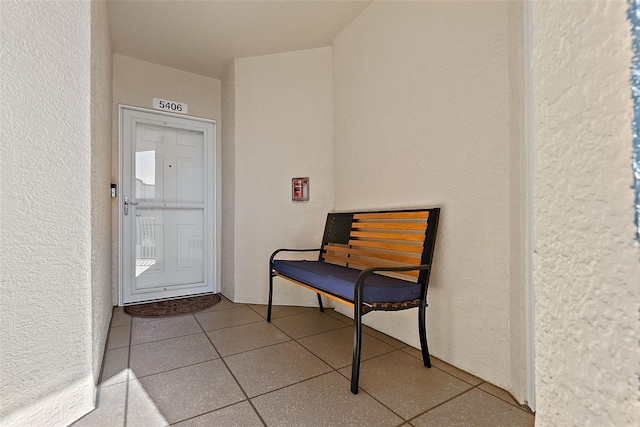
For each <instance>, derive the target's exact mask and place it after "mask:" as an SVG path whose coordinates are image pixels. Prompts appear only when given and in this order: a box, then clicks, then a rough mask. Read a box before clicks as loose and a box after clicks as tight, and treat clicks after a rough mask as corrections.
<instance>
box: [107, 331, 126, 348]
mask: <svg viewBox="0 0 640 427" xmlns="http://www.w3.org/2000/svg"><path fill="white" fill-rule="evenodd" d="M130 333H131V326H116V327H115V328H110V329H109V338H108V339H107V350H113V349H116V348H122V347H128V346H129V336H130Z"/></svg>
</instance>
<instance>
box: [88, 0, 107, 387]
mask: <svg viewBox="0 0 640 427" xmlns="http://www.w3.org/2000/svg"><path fill="white" fill-rule="evenodd" d="M111 58H112V53H111V39H110V34H109V22H108V17H107V5H106V2H104V1H95V2H92V3H91V144H92V147H91V304H92V334H91V335H92V339H93V357H92V365H93V375H94V380H95V381H98V377H99V376H100V368H101V365H102V355H103V353H104V346H105V344H106V341H107V332H108V330H109V322H110V320H111V311H112V310H111V307H112V295H111V294H112V292H111V283H112V279H111V198H110V184H111V98H112V72H111V70H112V65H111Z"/></svg>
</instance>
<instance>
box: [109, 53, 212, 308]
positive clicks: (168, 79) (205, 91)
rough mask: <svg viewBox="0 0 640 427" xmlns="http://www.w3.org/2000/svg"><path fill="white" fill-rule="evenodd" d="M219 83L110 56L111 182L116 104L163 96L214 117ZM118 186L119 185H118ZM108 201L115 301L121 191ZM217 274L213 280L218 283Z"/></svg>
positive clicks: (144, 103)
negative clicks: (110, 214) (111, 94)
mask: <svg viewBox="0 0 640 427" xmlns="http://www.w3.org/2000/svg"><path fill="white" fill-rule="evenodd" d="M221 92H222V88H221V82H220V80H218V79H213V78H210V77H205V76H200V75H197V74H193V73H188V72H186V71H181V70H177V69H175V68H170V67H165V66H162V65H157V64H152V63H150V62H145V61H139V60H137V59H133V58H129V57H126V56H122V55H117V54H114V55H113V120H112V122H113V127H112V134H113V135H112V136H113V147H112V148H113V152H112V159H113V162H112V171H111V175H112V180H113V181H112V182H116V183H117V182H118V180H119V176H118V173H119V172H118V169H119V134H118V120H119V119H118V104H125V105H130V106H134V107H143V108H148V109H152V107H153V98H164V99H170V100H172V101H178V102H185V103H187V104H188V105H189V115H190V116H194V117H202V118H205V119H212V120H216V122H217V123H220V121H221V116H222V107H221V98H222V93H221ZM216 141H220V126H216ZM221 158H222V156H221V150H220V144H216V165H215V168H216V171H215V173H216V177H215V179H216V196H215V197H216V210H217V212H216V236H217V242H216V250H215V257H216V261H215V262H216V264H217V266H216V271H217V272H218V275H220V259H221V254H220V238H221V237H220V236H221V228H220V227H221V220H220V219H221V216H222V215H221V203H220V200H221V184H220V182H221V176H222V174H221ZM118 188H120V185H118ZM118 196H119V197H118V199H115V200H114V202H113V203H112V205H111V206H112V215H113V233H112V238H113V273H112V274H113V302H114V303H117V301H118V292H119V289H118V286H119V284H118V280H119V272H118V269H119V265H118V251H119V247H118V239H119V225H118V214H119V212H118V209H121V208H122V204H121V199H120V196H122V195H121V194H118ZM219 282H220V277H218V278H217V280H216V283H217V284H218V286H219Z"/></svg>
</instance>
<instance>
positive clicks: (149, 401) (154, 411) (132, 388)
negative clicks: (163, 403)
mask: <svg viewBox="0 0 640 427" xmlns="http://www.w3.org/2000/svg"><path fill="white" fill-rule="evenodd" d="M127 385H128V387H129V388H128V390H127V419H126V424H125V425H126V426H131V427H133V426H141V427H142V426H145V427H146V426H148V427H151V426H158V427H160V426H167V425H169V420H168V419H165V417H164V416H163V415H162V413H161V412H160V409H159V408H158V406H157V405H156V403H155V401H154V399H153V398H152V397H151V396H149V394H148V393H147V390H146V389H145V388H144V386H143V385H142V383H141V382H140V381H139V380H137V379H136V380H132V381H129V382H128V383H127Z"/></svg>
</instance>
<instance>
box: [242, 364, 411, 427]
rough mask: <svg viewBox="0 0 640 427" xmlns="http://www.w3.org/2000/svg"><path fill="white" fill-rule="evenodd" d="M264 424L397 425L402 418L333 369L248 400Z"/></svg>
mask: <svg viewBox="0 0 640 427" xmlns="http://www.w3.org/2000/svg"><path fill="white" fill-rule="evenodd" d="M252 401H253V404H254V405H255V407H256V409H257V410H258V412H259V413H260V415H261V416H262V418H263V419H264V420H265V422H266V424H267V425H268V426H270V427H271V426H397V425H399V424H400V423H402V420H401V419H400V418H399V417H398V416H396V415H395V414H394V413H393V412H391V411H389V410H388V409H386V408H385V407H384V406H382V405H381V404H380V403H378V402H376V401H375V400H374V399H372V398H371V396H369V395H368V394H367V393H364V392H360V393H359V394H357V395H354V394H352V393H351V392H350V391H349V382H348V381H347V380H345V379H344V377H342V376H340V375H339V374H337V373H335V372H331V373H328V374H326V375H322V376H320V377H317V378H313V379H310V380H307V381H304V382H302V383H299V384H295V385H292V386H290V387H286V388H283V389H281V390H277V391H274V392H272V393H268V394H265V395H262V396H259V397H256V398H255V399H252Z"/></svg>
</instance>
